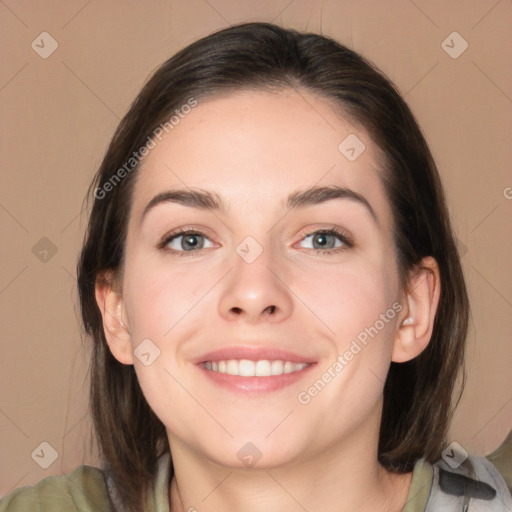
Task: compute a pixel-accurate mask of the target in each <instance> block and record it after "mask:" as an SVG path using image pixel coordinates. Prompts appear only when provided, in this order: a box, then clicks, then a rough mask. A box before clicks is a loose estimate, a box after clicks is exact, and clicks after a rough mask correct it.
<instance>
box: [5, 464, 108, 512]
mask: <svg viewBox="0 0 512 512" xmlns="http://www.w3.org/2000/svg"><path fill="white" fill-rule="evenodd" d="M54 510H66V511H69V512H74V511H76V512H78V511H79V512H89V511H97V510H101V511H102V512H110V511H111V510H112V508H111V505H110V500H109V497H108V494H107V489H106V485H105V479H104V476H103V472H102V471H101V470H100V469H99V468H94V467H92V466H85V465H83V466H79V467H77V468H76V469H75V470H74V471H72V472H71V473H68V474H65V475H61V476H50V477H47V478H45V479H43V480H41V481H40V482H39V483H37V484H36V485H34V486H26V487H20V488H18V489H14V490H13V491H11V492H10V493H9V494H8V495H7V496H5V497H4V498H2V499H0V512H25V511H27V512H28V511H30V512H49V511H54Z"/></svg>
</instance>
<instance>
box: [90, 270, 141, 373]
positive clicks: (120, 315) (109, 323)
mask: <svg viewBox="0 0 512 512" xmlns="http://www.w3.org/2000/svg"><path fill="white" fill-rule="evenodd" d="M117 288H118V287H117V286H116V284H115V276H114V273H113V272H112V271H111V270H108V271H105V272H102V273H101V274H99V275H98V276H97V277H96V285H95V290H94V292H95V296H96V302H97V304H98V307H99V308H100V311H101V315H102V317H103V330H104V332H105V338H106V340H107V343H108V346H109V348H110V351H111V352H112V355H113V356H114V357H115V358H116V359H117V360H118V361H119V362H120V363H123V364H133V352H132V346H131V336H130V331H129V327H128V320H127V318H126V310H125V305H124V301H123V297H122V294H121V293H120V292H119V291H117Z"/></svg>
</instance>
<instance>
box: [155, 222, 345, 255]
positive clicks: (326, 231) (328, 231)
mask: <svg viewBox="0 0 512 512" xmlns="http://www.w3.org/2000/svg"><path fill="white" fill-rule="evenodd" d="M316 234H322V235H334V236H336V237H337V238H338V239H339V240H340V241H341V242H342V244H343V245H342V246H341V247H336V248H335V249H329V250H322V249H309V250H311V251H313V252H314V253H315V254H319V255H322V256H324V255H325V256H333V255H335V254H339V253H340V252H344V251H346V250H347V249H351V248H352V247H353V246H354V244H353V242H352V240H351V239H350V238H349V237H348V236H347V235H346V234H345V233H344V232H343V231H341V230H339V229H336V228H335V227H330V228H319V229H316V230H314V231H310V232H308V233H305V234H304V235H303V237H302V238H301V239H300V242H302V241H303V240H304V239H306V238H308V237H310V236H311V235H316ZM185 235H198V236H203V237H205V238H208V237H207V236H206V235H205V234H204V233H202V232H201V231H197V230H194V229H188V228H183V229H181V230H180V231H176V232H174V233H169V234H167V235H165V236H164V237H163V239H162V240H161V241H160V242H159V244H158V249H160V250H163V251H167V252H171V253H173V254H177V255H178V256H180V257H188V256H193V255H195V254H197V253H198V252H200V251H201V250H203V249H193V250H192V251H176V250H175V249H169V248H168V247H167V245H168V244H169V243H170V242H172V241H173V240H174V239H176V238H179V237H180V236H185ZM208 239H209V238H208Z"/></svg>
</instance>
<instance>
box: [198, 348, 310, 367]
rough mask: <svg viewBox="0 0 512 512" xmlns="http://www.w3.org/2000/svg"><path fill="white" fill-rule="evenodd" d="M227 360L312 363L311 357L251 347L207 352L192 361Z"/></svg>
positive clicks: (277, 349) (275, 349)
mask: <svg viewBox="0 0 512 512" xmlns="http://www.w3.org/2000/svg"><path fill="white" fill-rule="evenodd" d="M229 359H237V360H240V359H247V360H249V361H261V360H269V361H290V362H292V363H313V362H315V361H313V360H312V359H311V357H304V356H300V355H298V354H294V353H293V352H289V351H287V350H282V349H279V348H276V347H261V346H258V347H251V346H247V345H245V346H242V345H240V346H233V347H224V348H221V349H218V350H213V351H211V352H208V353H206V354H204V355H202V356H200V357H198V358H196V360H195V361H194V362H195V364H199V363H204V362H206V361H228V360H229Z"/></svg>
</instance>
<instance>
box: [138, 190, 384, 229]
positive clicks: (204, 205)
mask: <svg viewBox="0 0 512 512" xmlns="http://www.w3.org/2000/svg"><path fill="white" fill-rule="evenodd" d="M334 199H348V200H351V201H355V202H357V203H359V204H361V205H363V206H364V207H365V208H366V209H367V210H368V212H369V213H370V214H371V216H372V217H373V219H374V220H375V222H377V223H378V219H377V215H376V214H375V211H374V209H373V208H372V206H371V204H370V203H369V202H368V200H367V199H366V198H365V197H364V196H363V195H361V194H359V193H358V192H355V191H353V190H351V189H349V188H345V187H338V186H334V185H331V186H322V187H311V188H308V189H305V190H299V191H296V192H292V193H291V194H290V195H289V196H288V197H287V199H286V203H285V204H286V208H287V209H288V210H295V209H298V208H307V207H309V206H316V205H319V204H322V203H325V202H327V201H332V200H334ZM162 203H176V204H181V205H183V206H188V207H191V208H198V209H200V210H207V211H221V212H224V213H225V212H227V209H228V207H227V205H226V203H225V202H224V201H223V200H222V198H221V197H220V196H219V195H218V194H217V193H216V192H212V191H209V190H203V189H192V188H188V189H174V190H168V191H166V192H162V193H161V194H158V195H156V196H155V197H154V198H153V199H151V201H150V202H149V203H148V205H147V206H146V208H144V211H143V212H142V218H141V222H142V220H144V217H145V216H146V215H147V214H148V212H149V211H150V210H152V209H153V208H155V206H157V205H159V204H162Z"/></svg>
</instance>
